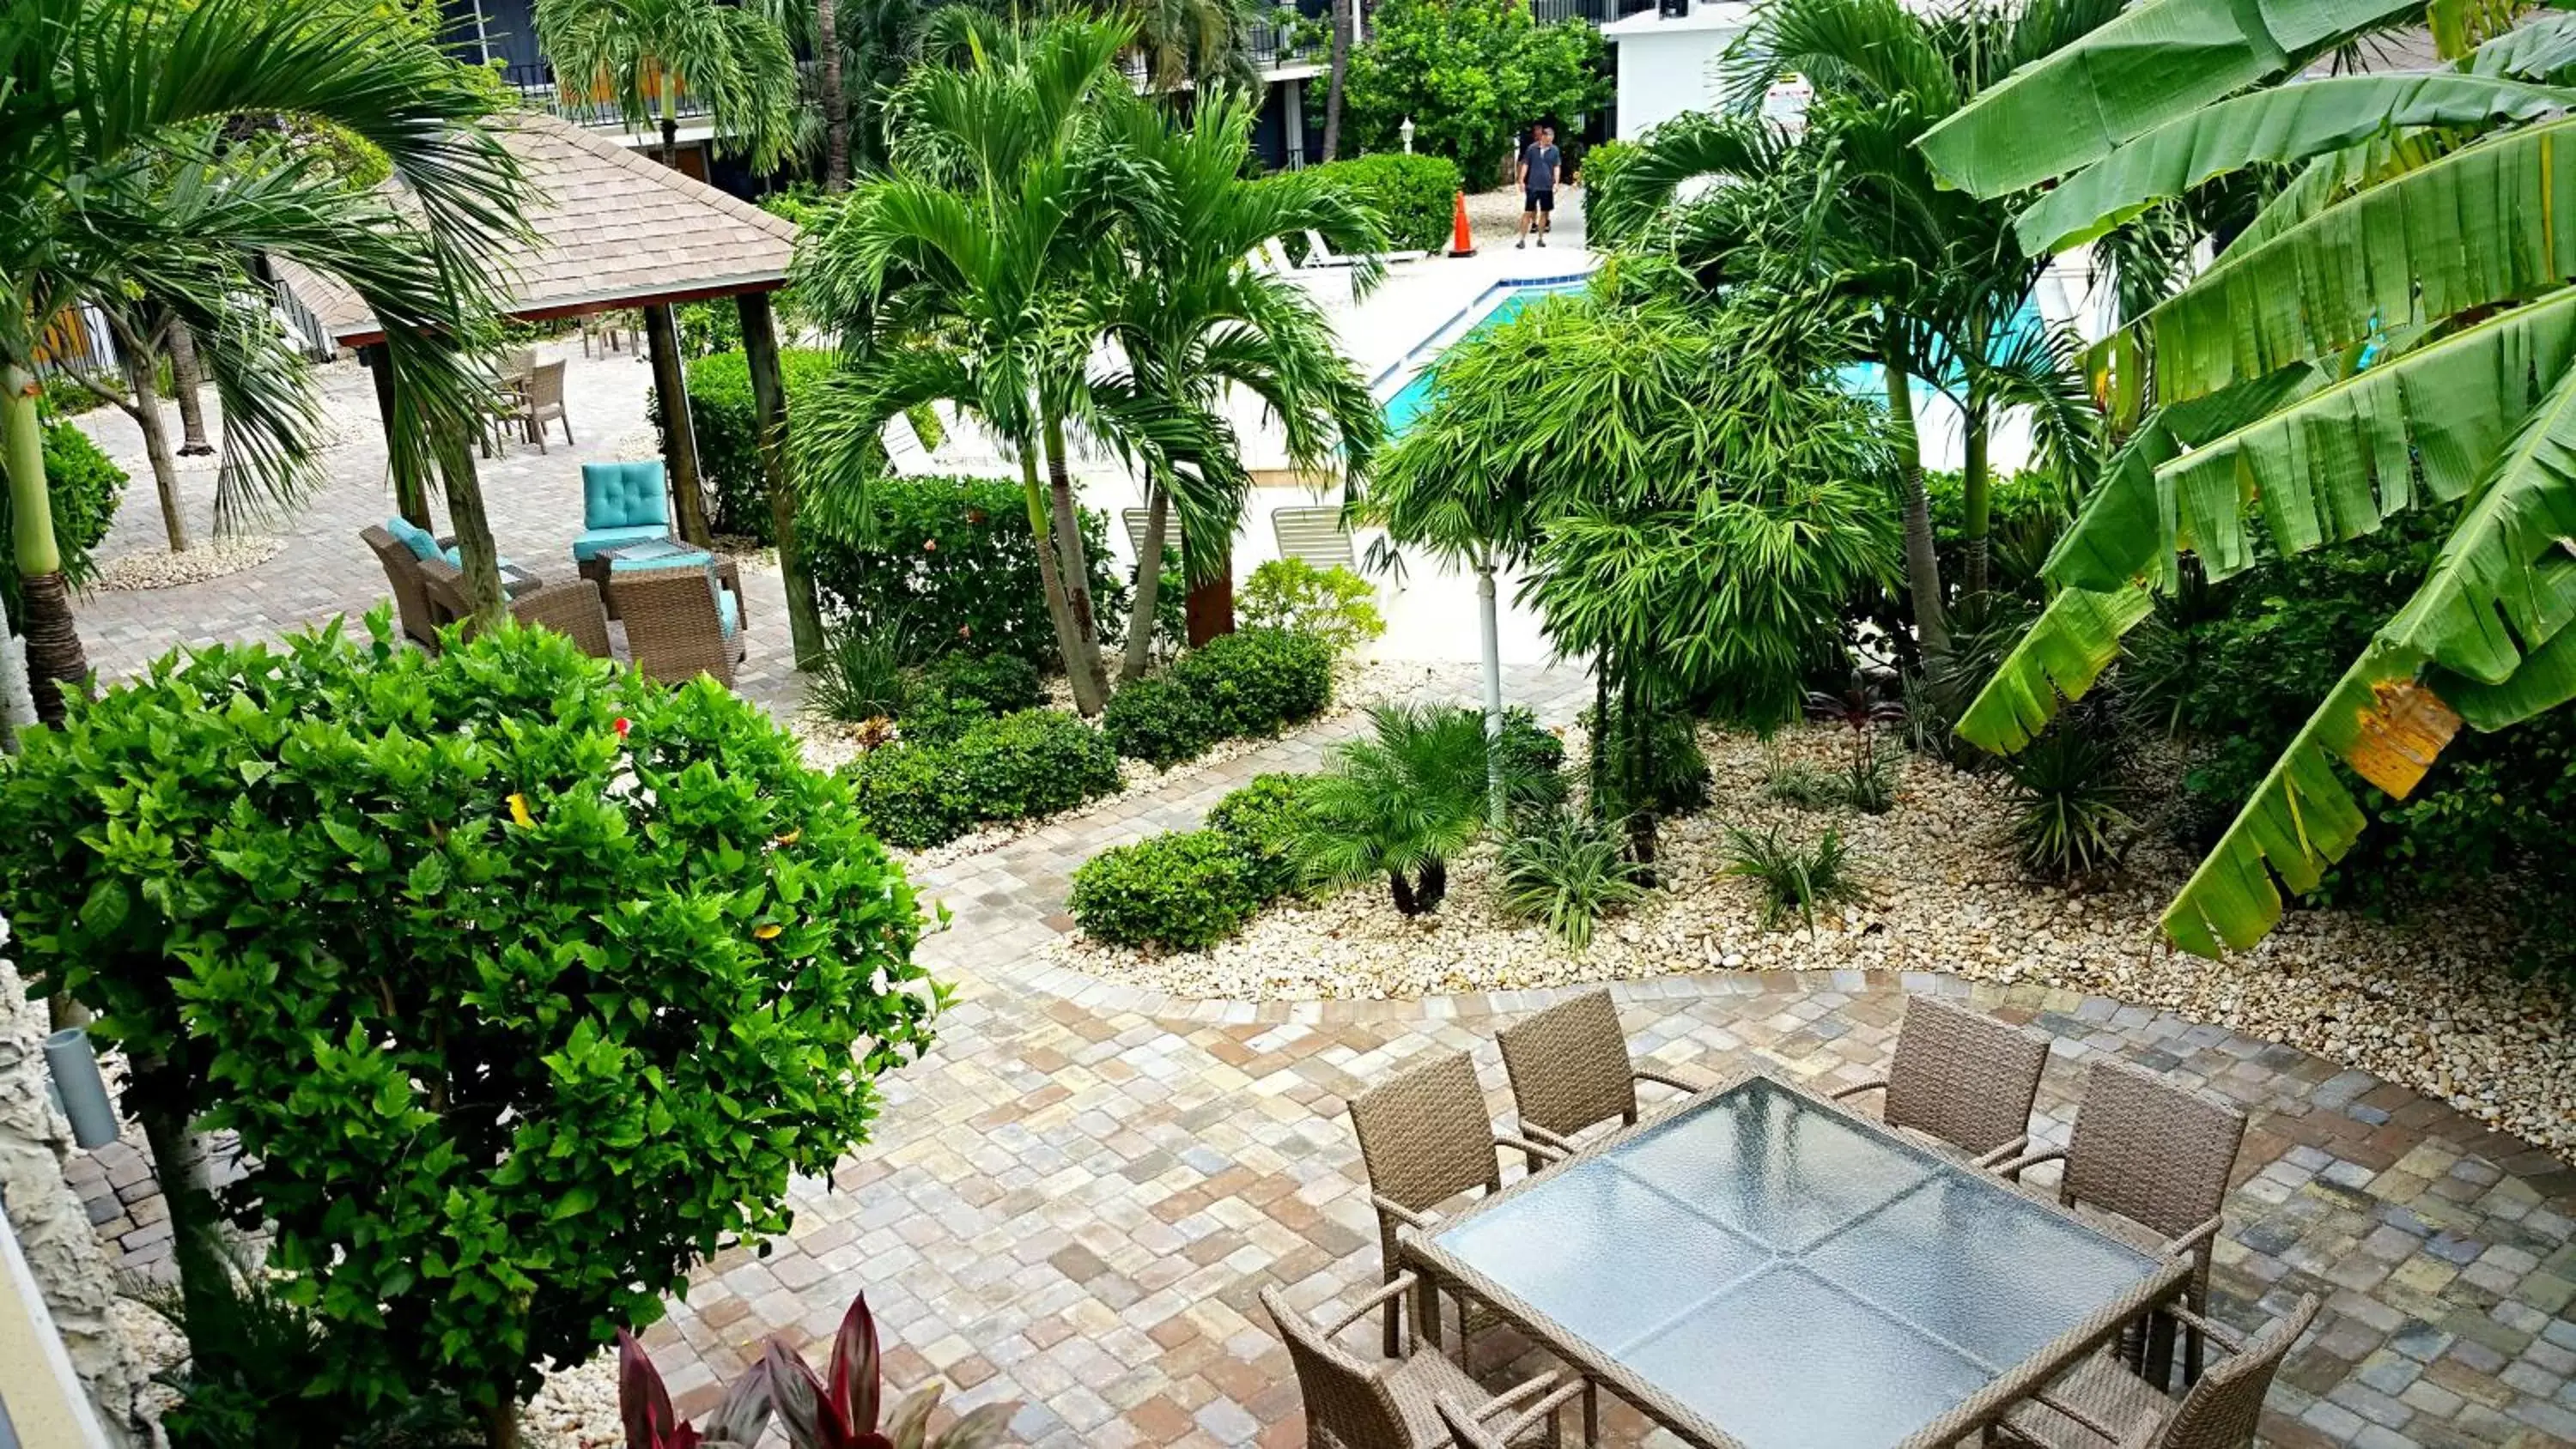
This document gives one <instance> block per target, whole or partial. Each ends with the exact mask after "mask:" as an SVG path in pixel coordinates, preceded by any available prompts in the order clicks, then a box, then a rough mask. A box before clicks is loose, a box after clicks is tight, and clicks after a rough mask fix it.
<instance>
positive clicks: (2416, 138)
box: [2219, 131, 2458, 263]
mask: <svg viewBox="0 0 2576 1449" xmlns="http://www.w3.org/2000/svg"><path fill="white" fill-rule="evenodd" d="M2448 139H2449V138H2448V133H2445V132H2441V131H2401V132H2399V133H2398V134H2396V135H2393V136H2373V137H2371V138H2370V139H2369V140H2367V141H2364V142H2362V143H2361V144H2359V145H2357V146H2347V147H2345V148H2344V149H2342V150H2340V151H2332V152H2328V153H2327V154H2325V155H2323V156H2319V157H2317V158H2316V159H2315V160H2313V161H2310V162H2309V163H2308V164H2307V165H2306V166H2304V167H2302V168H2301V169H2300V171H2299V174H2298V175H2296V176H2294V177H2292V178H2290V184H2289V185H2287V186H2284V187H2282V188H2281V189H2280V191H2279V192H2278V193H2277V194H2275V195H2274V196H2273V198H2272V199H2271V200H2270V201H2267V202H2265V203H2263V209H2262V210H2261V211H2259V212H2257V213H2255V215H2254V221H2253V224H2252V225H2250V226H2248V227H2246V228H2245V230H2243V231H2241V232H2238V233H2237V234H2236V240H2234V241H2233V242H2230V243H2229V244H2228V249H2227V251H2226V252H2225V253H2223V254H2221V256H2220V257H2219V261H2220V262H2222V263H2223V262H2225V261H2226V260H2227V258H2228V257H2230V256H2234V255H2236V254H2238V253H2251V252H2252V251H2253V250H2254V249H2255V248H2257V247H2260V246H2262V245H2263V244H2264V243H2266V242H2268V241H2270V240H2271V239H2272V238H2274V237H2276V236H2279V235H2280V234H2281V233H2283V232H2285V231H2288V230H2289V229H2290V228H2292V227H2294V226H2297V225H2298V224H2299V223H2301V222H2303V221H2306V220H2307V219H2308V218H2310V217H2312V216H2315V215H2316V214H2317V213H2318V212H2321V211H2323V210H2325V209H2326V208H2327V207H2329V206H2332V205H2334V204H2335V203H2336V202H2338V201H2341V200H2343V199H2344V198H2345V197H2347V196H2350V195H2351V194H2353V193H2354V192H2356V191H2359V190H2361V189H2362V188H2364V187H2368V186H2376V185H2378V184H2379V183H2380V182H2382V181H2386V180H2388V179H2389V178H2391V177H2394V176H2403V175H2405V174H2406V173H2407V172H2409V171H2416V170H2421V169H2422V168H2424V167H2426V166H2430V165H2432V164H2433V163H2434V162H2436V161H2439V160H2440V159H2442V157H2443V156H2445V155H2447V154H2448V153H2450V152H2451V151H2453V150H2456V149H2458V148H2457V147H2456V146H2455V145H2452V144H2448Z"/></svg>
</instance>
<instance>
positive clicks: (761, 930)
mask: <svg viewBox="0 0 2576 1449" xmlns="http://www.w3.org/2000/svg"><path fill="white" fill-rule="evenodd" d="M786 929H787V928H786V927H785V926H782V925H780V924H778V923H777V922H776V921H763V922H761V923H760V924H759V925H757V926H754V927H752V928H751V934H752V938H753V939H754V940H759V941H775V940H777V939H778V933H779V932H781V931H784V930H786Z"/></svg>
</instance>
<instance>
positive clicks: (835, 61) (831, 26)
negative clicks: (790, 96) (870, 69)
mask: <svg viewBox="0 0 2576 1449" xmlns="http://www.w3.org/2000/svg"><path fill="white" fill-rule="evenodd" d="M814 52H815V56H814V58H815V60H816V61H818V62H819V63H820V64H821V67H822V71H823V189H824V190H825V191H839V190H842V189H843V188H845V187H847V186H848V185H849V184H850V98H849V97H848V96H845V95H843V94H841V34H840V15H839V13H838V6H837V5H836V4H835V0H814Z"/></svg>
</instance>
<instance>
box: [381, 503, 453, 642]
mask: <svg viewBox="0 0 2576 1449" xmlns="http://www.w3.org/2000/svg"><path fill="white" fill-rule="evenodd" d="M358 537H360V538H362V539H365V540H366V541H367V547H369V548H371V549H373V550H375V554H376V561H377V562H378V563H381V564H383V565H384V566H385V583H386V585H387V586H388V587H389V588H391V589H392V590H393V595H394V614H395V617H397V618H399V619H400V620H401V621H402V631H403V633H404V634H405V635H406V636H408V637H409V638H410V639H411V641H412V642H413V643H415V644H418V645H420V646H421V647H422V648H424V649H427V650H430V651H431V652H433V653H435V652H436V651H437V649H438V630H439V626H441V625H443V624H446V623H448V622H450V619H451V618H452V617H453V616H444V617H443V616H442V613H441V610H440V609H439V607H438V605H437V604H436V603H435V602H434V601H432V599H431V598H430V593H429V589H428V588H427V587H426V586H425V585H424V584H423V582H422V580H421V576H420V566H421V565H420V555H418V554H416V553H413V552H412V551H411V550H410V549H408V548H406V547H404V546H403V544H402V541H401V540H399V539H397V538H395V537H394V536H393V535H392V534H390V533H388V532H386V531H385V530H384V529H383V528H381V527H378V526H376V525H373V524H370V525H368V526H367V527H365V528H362V529H360V530H358Z"/></svg>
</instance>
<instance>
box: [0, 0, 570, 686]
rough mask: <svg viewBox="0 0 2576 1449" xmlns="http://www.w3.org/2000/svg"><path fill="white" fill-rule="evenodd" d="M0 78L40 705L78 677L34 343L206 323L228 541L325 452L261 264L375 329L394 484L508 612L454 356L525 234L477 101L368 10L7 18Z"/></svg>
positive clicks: (137, 9) (6, 349)
mask: <svg viewBox="0 0 2576 1449" xmlns="http://www.w3.org/2000/svg"><path fill="white" fill-rule="evenodd" d="M0 68H5V69H0V287H5V288H6V289H7V293H8V295H7V296H6V297H5V298H4V299H0V373H5V387H0V442H4V443H5V461H6V465H7V471H8V475H9V486H10V489H11V501H12V516H13V518H14V520H15V529H14V531H15V535H16V536H15V538H14V540H13V544H14V548H15V555H16V562H17V565H18V570H19V574H20V577H21V579H22V581H23V583H24V586H25V604H24V608H25V614H26V616H25V618H24V619H23V620H22V621H21V622H22V624H23V626H24V627H25V629H26V635H27V656H28V668H29V672H30V673H31V674H32V675H33V676H34V679H35V684H36V688H35V695H36V707H37V711H38V713H39V715H40V716H41V717H43V718H44V719H46V720H48V721H58V720H60V719H61V718H62V712H63V707H64V704H63V691H64V690H66V689H72V688H77V687H78V686H79V684H80V681H82V680H83V679H84V678H85V677H86V675H87V673H88V667H87V663H86V660H85V659H84V657H83V654H82V650H81V646H80V638H79V635H78V633H77V632H76V630H75V628H74V626H73V620H72V614H71V608H70V603H69V599H68V597H67V595H66V592H65V589H64V585H63V578H62V572H61V568H62V559H61V553H60V550H59V548H58V547H57V546H56V543H55V540H54V537H53V528H52V512H51V509H50V507H49V505H48V499H47V491H46V480H45V469H44V459H43V448H42V441H41V436H40V431H41V430H40V427H39V424H38V420H37V416H36V392H37V388H36V382H35V377H34V371H35V364H36V361H37V359H38V357H39V356H40V347H41V342H42V339H43V337H44V335H45V332H46V329H47V328H48V327H49V326H50V325H51V324H52V323H53V322H54V321H55V320H56V319H58V318H60V317H61V316H62V315H63V314H64V313H65V312H66V310H68V309H70V308H72V307H74V306H77V305H79V304H81V303H83V302H85V301H92V300H105V301H108V302H110V303H111V304H113V305H117V306H121V307H133V308H143V309H153V310H160V311H166V312H167V313H168V314H170V315H172V316H175V317H176V318H177V319H178V321H179V322H180V323H182V324H183V325H185V326H187V327H188V328H190V329H191V330H192V331H193V332H194V333H195V335H196V338H197V340H198V343H199V353H200V357H201V360H202V362H203V364H204V367H205V370H206V372H207V374H208V376H209V378H210V379H211V380H212V381H213V382H214V384H215V386H216V390H217V392H218V395H219V396H220V397H221V398H222V401H223V410H224V420H225V429H226V437H227V441H228V444H229V450H228V457H227V459H226V463H225V467H224V469H223V471H222V472H221V473H220V474H219V475H218V476H219V479H220V485H219V486H220V488H221V492H220V493H219V495H218V499H217V515H216V519H217V524H218V527H219V528H220V527H223V526H225V525H226V523H227V521H228V520H229V519H230V518H231V517H233V516H235V515H236V514H238V512H239V511H240V510H242V509H243V508H246V507H256V506H259V505H261V504H262V503H264V502H278V501H286V502H291V501H293V500H295V499H296V498H298V497H300V496H301V495H302V494H303V492H304V491H305V490H306V489H307V488H308V487H309V486H310V485H311V484H312V483H313V482H314V481H315V468H316V458H317V456H318V452H319V443H320V429H321V418H320V413H319V410H318V407H317V404H316V401H315V396H314V389H313V385H312V381H311V378H310V376H309V369H308V368H307V365H306V364H305V362H304V361H303V359H302V357H301V355H300V354H299V353H298V351H297V350H296V348H295V347H294V346H293V345H292V343H291V342H290V340H289V339H288V338H287V336H286V334H285V333H284V331H283V330H282V328H281V327H280V326H279V324H278V322H277V321H276V317H275V313H274V311H273V309H272V307H271V306H270V303H269V296H268V286H267V284H266V283H265V282H264V281H262V280H261V279H260V278H259V277H257V276H256V275H254V273H253V272H252V270H251V258H252V257H253V255H254V254H257V253H261V252H265V253H268V254H271V255H274V256H281V257H288V258H292V259H294V260H295V261H297V262H299V263H301V264H303V265H304V266H306V267H308V268H310V269H311V270H313V271H316V272H320V273H327V274H330V275H333V276H336V277H337V278H339V279H340V280H341V281H343V282H345V283H347V284H348V285H349V286H350V287H351V288H352V289H353V290H354V291H356V292H357V294H358V295H359V296H360V298H361V299H363V300H364V301H365V302H366V303H367V305H368V306H369V307H370V308H371V309H372V310H373V311H374V313H375V315H376V317H377V318H378V319H379V320H380V321H381V322H382V323H383V325H384V327H385V331H386V348H387V361H388V364H389V366H390V368H391V370H392V377H393V382H394V386H393V389H392V393H391V396H392V398H393V404H394V415H393V416H392V417H391V418H390V419H388V422H389V423H390V424H391V426H390V427H389V429H388V433H389V436H391V437H392V438H393V439H394V446H393V452H392V458H391V462H392V466H393V472H394V476H395V480H396V484H397V488H398V491H400V492H402V493H403V495H404V496H405V497H407V498H414V499H417V498H419V497H421V496H422V493H421V490H422V489H423V488H424V487H425V486H426V483H427V480H428V479H429V478H430V477H431V476H433V474H434V473H439V474H444V475H445V477H446V480H447V482H448V485H449V504H450V510H451V514H452V516H453V518H454V521H455V523H456V526H457V530H458V533H459V535H460V539H461V541H462V542H463V544H464V547H465V551H466V555H467V560H468V565H469V567H468V574H469V578H470V579H472V580H473V581H474V582H475V584H476V586H477V594H478V596H480V597H488V598H490V599H495V600H497V599H498V598H499V597H500V583H499V575H498V572H497V569H496V568H495V566H494V564H493V553H492V550H491V532H490V529H489V527H488V526H487V525H486V524H485V522H484V519H483V512H482V503H481V497H480V494H479V493H477V492H476V491H475V490H474V487H473V481H472V465H471V462H470V460H468V459H467V458H466V455H465V449H464V445H463V440H464V439H465V438H466V437H468V436H470V432H469V430H470V429H471V428H472V427H473V426H474V420H475V419H476V418H478V417H479V416H480V415H481V413H482V411H483V408H484V403H485V399H486V397H487V394H488V378H487V377H486V376H485V375H484V374H483V373H482V372H481V370H480V369H479V367H478V366H477V364H476V363H475V360H474V358H473V356H472V355H471V354H470V353H469V352H468V351H467V350H466V348H467V347H468V346H469V345H470V344H471V343H473V342H474V341H475V340H476V338H477V336H478V329H479V328H480V327H481V326H482V325H483V324H484V322H485V321H486V320H487V319H488V317H489V308H488V302H487V299H486V298H485V296H484V295H483V292H482V290H481V288H482V283H481V282H480V280H479V278H480V276H481V275H482V273H483V272H484V271H485V270H486V269H485V268H483V267H482V266H481V265H480V263H481V260H482V256H483V253H484V251H485V249H486V248H487V247H488V246H489V244H490V243H491V242H492V241H494V240H495V239H497V238H498V237H499V236H501V235H503V234H505V233H508V232H510V231H512V230H514V229H515V228H517V227H518V226H519V225H520V224H521V223H520V222H519V219H518V214H517V210H516V203H515V200H514V196H515V192H516V190H517V187H518V173H517V168H516V166H515V165H514V164H513V163H512V161H511V159H510V157H509V154H508V152H506V151H505V150H504V149H503V148H502V146H501V144H500V142H499V141H498V140H497V139H496V138H495V137H494V136H493V135H492V133H491V132H490V131H488V130H487V129H486V128H485V126H484V122H485V120H486V119H487V117H488V116H489V113H490V109H491V104H492V103H491V101H490V99H489V94H490V93H489V91H488V90H486V89H483V88H478V87H475V86H472V85H470V84H467V83H465V81H464V78H463V77H462V75H461V73H460V71H459V69H458V67H457V66H456V65H455V64H454V63H453V62H452V61H450V60H449V59H448V58H447V57H446V55H445V54H443V53H442V52H441V51H440V49H439V48H438V46H437V44H436V43H435V42H434V40H433V39H431V37H429V36H428V35H427V34H425V33H423V32H421V31H418V30H415V29H413V28H410V27H405V26H400V25H388V24H387V23H385V21H384V17H383V16H382V14H381V13H379V11H378V10H377V8H376V7H374V6H372V5H369V4H365V3H360V0H193V3H183V0H25V3H22V4H20V5H18V6H16V7H15V8H14V9H13V11H12V13H11V15H10V20H9V24H8V25H7V26H6V27H0ZM316 134H327V135H337V136H344V137H354V138H356V139H357V140H359V141H362V142H364V143H366V145H367V146H369V147H371V148H373V149H374V151H376V152H377V153H380V154H381V155H382V156H383V157H384V159H385V160H386V161H387V162H388V163H389V164H390V167H391V170H392V174H393V175H394V176H395V177H396V178H398V179H399V180H400V181H401V182H402V183H403V185H404V187H405V189H406V191H407V193H408V198H409V204H408V205H407V206H406V207H405V208H403V209H400V210H398V209H396V208H395V207H394V206H393V205H392V204H391V203H390V202H389V201H388V200H387V199H386V197H385V195H384V193H383V192H382V191H381V190H379V189H376V188H371V187H364V186H361V185H359V184H358V183H357V181H356V180H355V179H353V178H351V177H349V176H348V175H346V174H344V173H343V172H342V171H340V170H339V169H338V168H337V164H336V161H335V159H334V156H335V154H336V152H337V150H338V148H332V147H322V146H317V145H314V144H312V137H313V136H314V135H316Z"/></svg>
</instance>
